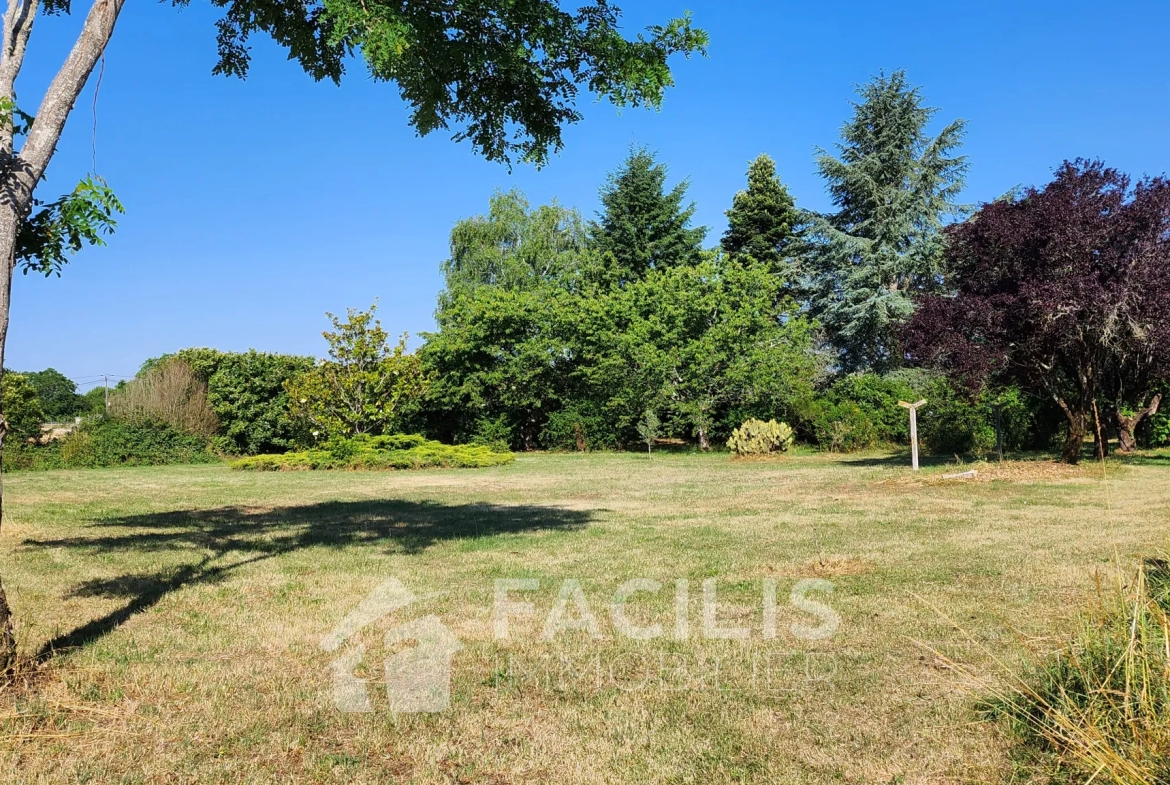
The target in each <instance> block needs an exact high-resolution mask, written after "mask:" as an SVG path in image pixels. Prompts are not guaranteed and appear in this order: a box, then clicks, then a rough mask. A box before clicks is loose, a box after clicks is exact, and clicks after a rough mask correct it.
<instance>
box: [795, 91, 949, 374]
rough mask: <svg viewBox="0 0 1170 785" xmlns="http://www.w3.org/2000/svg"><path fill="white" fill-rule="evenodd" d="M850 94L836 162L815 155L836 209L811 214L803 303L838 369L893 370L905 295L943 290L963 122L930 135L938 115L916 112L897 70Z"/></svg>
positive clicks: (918, 100)
mask: <svg viewBox="0 0 1170 785" xmlns="http://www.w3.org/2000/svg"><path fill="white" fill-rule="evenodd" d="M857 92H858V95H859V97H860V99H861V100H860V101H859V102H857V103H855V104H854V105H853V117H852V119H851V120H850V121H849V122H847V123H846V124H845V125H844V126H843V127H842V129H841V141H840V142H839V143H838V144H837V149H838V151H839V153H840V157H839V158H835V157H833V156H832V155H830V154H829V153H827V152H826V151H824V150H819V151H818V152H819V155H818V157H817V167H818V169H819V170H820V173H821V176H822V177H824V178H825V180H826V181H827V183H828V191H829V194H830V196H831V197H832V199H833V203H834V204H835V205H836V206H837V212H836V213H833V214H831V215H816V214H810V216H809V219H810V228H811V232H810V239H811V242H810V244H809V251H808V262H809V265H810V274H811V281H810V284H811V287H812V288H811V291H812V298H811V305H812V310H813V314H814V315H815V316H816V317H817V318H818V319H819V320H820V322H821V324H822V325H823V326H824V327H825V329H826V331H827V332H828V335H829V338H830V340H831V341H832V343H833V344H834V346H835V347H836V349H837V350H838V352H839V363H840V366H841V368H842V370H849V371H852V370H858V369H873V370H877V371H884V370H887V369H889V368H891V367H896V366H897V365H898V364H899V352H898V349H897V346H896V340H895V334H896V332H897V330H898V329H899V327H900V325H902V324H903V323H904V322H905V321H906V320H907V319H908V318H909V316H910V314H911V313H912V312H913V310H914V303H913V299H912V298H913V296H914V295H915V294H917V293H920V292H934V291H937V290H938V289H939V288H940V287H941V286H942V280H943V273H944V270H943V254H942V237H941V233H940V230H941V229H942V227H943V225H944V223H945V222H946V220H947V219H948V217H950V216H954V215H958V214H961V213H962V212H963V208H961V207H960V206H959V205H957V203H956V198H957V197H958V194H959V192H960V191H961V190H962V188H963V184H964V174H965V172H966V169H967V162H966V157H965V156H960V155H955V154H954V152H955V150H956V149H957V148H958V147H959V145H960V144H961V143H962V138H963V133H964V126H965V124H964V122H963V121H962V120H956V121H954V122H953V123H951V124H950V125H948V126H947V127H946V128H944V129H943V130H942V131H941V132H940V133H939V134H938V136H935V137H933V138H931V137H930V136H928V135H927V133H926V126H927V124H928V123H929V122H930V120H931V119H932V118H933V117H934V115H935V114H936V113H937V111H938V110H937V109H932V108H929V107H926V106H924V105H923V98H922V94H921V92H920V90H919V88H917V87H913V86H911V85H910V84H909V83H908V82H907V81H906V74H905V72H903V71H895V72H894V73H893V74H891V75H890V76H889V77H886V76H884V75H883V76H878V77H877V78H875V79H873V80H872V81H871V82H869V83H868V84H866V85H864V86H862V87H861V88H859V89H858V91H857Z"/></svg>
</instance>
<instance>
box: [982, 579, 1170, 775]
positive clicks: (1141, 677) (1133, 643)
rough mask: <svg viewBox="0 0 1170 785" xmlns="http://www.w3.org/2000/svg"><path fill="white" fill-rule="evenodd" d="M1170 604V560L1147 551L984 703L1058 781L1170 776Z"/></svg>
mask: <svg viewBox="0 0 1170 785" xmlns="http://www.w3.org/2000/svg"><path fill="white" fill-rule="evenodd" d="M1168 614H1170V563H1168V562H1166V561H1165V560H1162V559H1157V560H1149V561H1146V562H1145V563H1144V564H1143V565H1142V566H1141V567H1140V568H1139V569H1138V571H1137V573H1136V575H1135V576H1134V578H1133V580H1131V581H1129V583H1128V584H1127V585H1124V586H1121V587H1119V588H1118V589H1117V590H1116V591H1110V592H1108V595H1107V596H1104V597H1103V598H1102V600H1101V602H1100V604H1099V606H1098V607H1096V608H1094V609H1093V611H1092V612H1091V613H1088V614H1086V615H1085V616H1084V617H1083V618H1082V620H1081V621H1080V623H1079V625H1078V628H1077V629H1076V631H1075V633H1074V635H1073V637H1072V639H1071V641H1070V642H1069V643H1068V645H1066V646H1064V647H1063V648H1061V649H1060V650H1058V651H1056V652H1054V653H1053V654H1051V655H1049V656H1047V657H1045V658H1043V659H1041V660H1040V661H1038V662H1035V663H1033V664H1032V665H1030V666H1028V667H1027V668H1025V669H1024V671H1023V672H1022V673H1020V674H1018V675H1017V676H1015V677H1014V678H1013V679H1012V680H1011V682H1010V684H1009V686H1008V687H1007V688H1005V689H1003V690H1001V691H999V693H998V694H996V695H995V696H994V697H993V698H992V699H991V700H990V701H988V702H987V704H986V705H985V708H986V709H987V710H988V711H989V713H991V714H992V715H993V716H1001V717H1006V718H1007V719H1008V721H1009V723H1010V725H1011V728H1012V730H1013V732H1014V734H1015V735H1016V736H1017V738H1018V739H1019V740H1020V742H1021V743H1022V751H1023V752H1024V753H1025V755H1026V756H1027V757H1028V758H1029V759H1030V760H1031V762H1032V763H1033V764H1038V765H1040V767H1041V768H1043V769H1046V770H1047V773H1048V775H1049V776H1050V777H1051V779H1052V781H1053V782H1064V783H1090V782H1094V783H1097V782H1101V783H1116V784H1117V785H1155V784H1157V785H1166V783H1170V615H1168Z"/></svg>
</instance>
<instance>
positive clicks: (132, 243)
mask: <svg viewBox="0 0 1170 785" xmlns="http://www.w3.org/2000/svg"><path fill="white" fill-rule="evenodd" d="M582 1H583V0H582ZM77 6H78V7H79V8H83V7H88V3H77ZM686 7H689V8H690V9H691V10H692V11H693V12H694V15H695V20H696V22H697V23H698V24H699V25H701V26H703V27H705V28H707V29H708V30H709V31H710V33H711V39H712V43H711V50H710V58H709V59H706V60H703V59H697V60H691V61H685V60H682V59H678V60H676V61H675V62H674V66H675V70H676V76H677V86H676V87H675V88H674V89H673V90H672V91H671V92H670V93H669V94H668V96H667V98H666V102H665V104H664V106H663V109H662V111H661V112H659V113H654V112H647V111H626V112H625V113H623V114H621V115H619V114H618V113H617V112H616V111H615V110H614V109H613V108H612V107H610V106H609V105H607V104H590V103H587V104H586V105H585V115H586V118H585V121H584V122H583V123H581V124H580V125H578V126H576V127H574V128H572V129H570V130H569V131H568V133H567V134H566V137H565V141H566V148H565V150H564V152H563V153H562V154H561V155H560V156H559V157H558V158H556V159H555V160H554V161H553V162H552V163H551V165H549V166H548V167H546V168H545V169H543V170H541V171H536V170H534V169H532V168H522V167H518V168H516V169H515V170H514V171H513V172H512V173H511V174H509V172H508V171H507V169H506V168H505V167H503V166H499V165H495V164H489V163H487V162H485V161H483V160H481V159H479V158H477V157H475V156H474V155H473V154H472V152H471V150H470V149H469V148H468V147H467V146H466V145H456V144H454V143H452V142H451V141H450V140H449V139H447V138H445V137H444V136H443V135H442V134H439V133H436V134H433V135H431V136H430V137H428V138H426V139H418V138H416V137H415V135H414V133H413V132H412V131H411V130H410V129H409V128H408V127H407V125H406V122H405V120H406V111H405V108H404V106H403V104H402V103H401V101H400V100H399V99H398V97H397V93H396V91H395V89H394V87H393V86H391V85H385V84H382V85H378V84H373V83H372V82H370V80H369V79H368V78H366V76H365V74H364V73H363V70H362V68H361V65H360V64H358V63H355V64H354V66H353V68H352V69H351V76H350V78H349V80H348V81H346V82H345V83H344V84H343V85H342V86H341V87H340V88H338V87H335V86H333V85H331V84H315V83H313V82H312V81H311V80H310V79H309V78H308V77H307V76H305V75H304V74H303V73H302V72H300V71H299V69H298V68H297V67H296V66H295V65H294V64H292V63H289V62H287V61H286V60H285V59H284V57H283V56H282V54H281V53H280V51H279V50H277V49H276V48H275V47H273V46H272V45H270V44H267V43H261V42H260V41H257V45H256V47H255V50H254V54H255V60H254V64H253V70H252V75H251V77H250V78H249V79H248V80H247V81H246V82H240V81H238V80H233V79H226V78H223V77H215V76H212V75H211V73H210V71H211V67H212V65H213V63H214V59H215V47H214V28H213V22H214V19H215V14H214V12H213V11H212V10H211V9H209V8H207V7H206V6H205V4H203V3H201V2H200V0H192V6H191V7H190V8H187V9H185V10H181V11H180V10H176V9H174V8H172V7H171V6H170V5H169V4H167V3H150V2H132V3H129V4H127V6H126V10H125V12H124V14H123V17H122V20H121V21H120V22H119V25H118V30H117V32H116V33H115V36H114V42H113V44H112V45H111V47H110V50H109V52H108V56H107V61H106V64H105V73H104V78H103V80H102V83H101V90H100V95H99V99H98V107H97V136H96V138H97V170H98V172H99V173H100V174H101V175H103V176H104V177H105V178H106V179H107V180H108V181H109V182H110V184H111V185H112V186H113V187H114V188H115V190H116V191H117V193H118V195H119V196H120V197H121V199H122V200H123V202H124V203H125V205H126V209H127V214H126V215H125V216H124V217H123V219H122V220H121V222H120V225H119V228H118V232H117V234H116V235H115V236H114V237H113V238H111V240H110V243H109V246H108V247H106V248H102V249H96V250H92V251H86V252H83V253H82V254H80V255H79V256H78V257H76V258H75V260H74V262H73V263H72V264H70V265H69V266H68V268H67V269H66V272H65V275H64V277H63V278H60V279H57V278H52V279H48V280H46V279H43V278H39V277H32V276H29V277H22V276H19V274H18V276H17V277H18V280H17V282H16V286H15V291H14V302H13V310H12V326H11V328H10V332H9V349H8V352H9V354H8V363H7V364H8V367H10V368H14V369H24V370H36V369H41V368H45V367H49V366H52V367H55V368H57V369H58V370H60V371H62V372H64V373H65V374H66V375H69V376H72V377H74V378H81V377H87V376H91V375H95V374H102V373H110V374H113V375H115V376H118V375H129V374H133V373H134V372H135V371H136V370H137V368H138V366H139V364H140V363H141V362H142V360H143V359H145V358H147V357H150V356H154V355H158V354H161V353H163V352H167V351H174V350H176V349H179V348H182V347H186V346H214V347H218V348H221V349H227V350H244V349H247V348H249V347H255V348H258V349H265V350H274V351H283V352H296V353H302V354H313V355H318V354H321V353H322V352H323V351H324V342H323V341H322V339H321V338H320V332H321V330H322V329H323V328H324V327H325V326H326V322H325V317H324V315H323V314H324V312H325V311H327V310H328V311H334V312H344V309H345V308H346V307H347V306H352V307H365V306H368V305H369V304H370V303H371V301H372V300H373V299H374V298H375V297H377V298H379V299H380V303H381V307H380V312H381V316H382V319H383V322H384V324H385V325H386V326H387V328H388V329H390V330H391V331H393V332H395V333H397V332H401V331H410V332H411V333H412V334H416V333H418V332H419V331H421V330H427V329H430V328H431V327H432V326H433V322H432V311H433V309H434V301H435V295H436V293H437V292H438V290H439V287H440V285H441V280H440V277H439V273H438V269H439V263H440V262H441V261H442V260H443V258H444V257H445V256H446V251H447V236H448V231H449V230H450V228H451V226H452V224H453V223H454V222H455V221H457V220H458V219H460V218H462V217H465V216H469V215H473V214H476V213H479V212H482V211H483V210H484V209H485V208H486V205H487V200H488V197H489V196H490V195H491V193H492V192H493V191H494V190H495V189H497V188H511V187H519V188H521V189H523V190H524V191H525V192H527V193H528V195H529V197H530V198H531V199H532V200H533V201H534V202H539V201H545V200H549V199H552V198H554V197H555V198H557V199H559V200H560V201H561V202H562V203H564V204H568V205H575V206H578V207H580V208H581V209H582V210H583V211H585V213H586V214H587V215H591V214H592V213H593V211H594V210H595V209H596V205H597V188H598V186H599V184H600V183H601V182H602V181H603V179H604V177H605V173H606V172H607V171H609V170H610V169H612V168H613V167H614V166H615V165H617V164H618V163H619V162H620V161H621V159H622V158H623V156H624V155H625V153H626V152H627V150H628V149H629V147H630V145H631V144H638V145H647V146H649V147H650V148H651V149H653V150H656V151H657V152H658V153H659V155H660V157H661V159H662V160H663V161H664V162H666V163H667V164H668V165H669V167H670V172H671V175H672V177H674V178H684V177H686V178H689V179H690V181H691V192H690V193H691V196H692V198H693V199H694V200H695V201H696V202H697V203H698V213H697V217H698V221H699V222H700V223H703V224H706V225H708V226H711V227H712V234H711V235H710V237H711V238H712V239H714V238H716V237H717V236H718V234H719V233H721V232H722V230H723V211H724V210H726V209H727V206H728V204H729V203H730V200H731V197H732V195H733V194H734V193H735V191H736V190H738V189H739V188H741V187H742V184H743V179H744V171H745V169H746V167H747V163H748V161H749V160H750V159H751V158H752V157H754V156H755V155H757V154H759V153H761V152H767V153H769V154H771V155H772V156H773V157H774V158H775V159H776V161H777V164H778V168H779V171H780V174H781V176H782V178H783V179H784V180H785V182H786V183H787V184H788V185H789V187H790V188H791V190H792V192H793V194H794V195H795V196H796V198H797V200H798V203H799V204H801V205H804V206H807V207H811V208H824V207H826V206H827V202H826V198H825V195H824V189H823V185H822V183H821V182H820V180H819V179H818V178H817V177H816V175H815V172H814V168H813V163H812V150H813V147H814V146H815V145H821V146H825V147H829V146H830V145H831V144H832V143H833V142H834V140H835V139H836V133H837V129H838V128H839V127H840V125H841V123H842V122H843V121H844V119H845V118H846V117H847V115H848V113H849V105H848V102H849V101H850V99H851V97H852V89H853V85H854V84H856V83H858V82H863V81H865V80H866V79H867V78H868V77H869V76H870V75H872V74H874V73H876V72H878V71H879V70H881V69H885V70H887V71H889V70H893V69H896V68H905V69H907V71H908V73H909V76H910V79H911V81H913V82H914V83H916V84H919V85H922V86H923V88H924V90H925V93H926V96H927V98H928V99H929V102H930V104H931V105H933V106H936V107H939V108H940V110H941V112H940V114H939V115H938V121H939V123H940V124H941V123H943V122H949V121H950V120H952V119H954V118H956V117H962V118H965V119H966V120H967V121H968V122H969V134H968V138H967V144H966V146H965V152H966V153H967V154H968V155H969V156H970V161H971V172H970V176H969V179H968V188H967V193H966V199H967V200H968V201H980V200H986V199H991V198H994V197H996V196H998V195H1000V194H1001V193H1003V192H1004V191H1006V190H1007V189H1009V188H1011V187H1013V186H1015V185H1018V184H1022V183H1040V182H1043V181H1045V180H1046V179H1047V178H1048V176H1049V174H1050V173H1051V171H1052V169H1053V168H1054V167H1055V166H1056V165H1057V164H1059V163H1060V161H1061V160H1062V159H1064V158H1071V157H1076V156H1095V157H1101V158H1103V159H1104V160H1105V161H1106V162H1107V163H1109V164H1110V165H1113V166H1116V167H1119V168H1121V169H1123V170H1126V171H1129V172H1132V173H1135V174H1141V173H1150V174H1160V173H1162V172H1164V171H1166V170H1168V169H1170V161H1168V159H1170V145H1168V144H1167V142H1168V140H1170V65H1168V64H1167V62H1166V60H1165V41H1166V36H1167V33H1168V32H1170V24H1168V22H1170V5H1167V4H1166V3H1164V2H1134V1H1131V0H1127V2H1124V3H1100V2H1083V1H1080V0H1077V1H1073V0H1046V1H1044V2H1039V1H1033V0H1024V1H1023V2H1021V1H1020V0H1016V1H1015V2H1000V1H998V0H986V1H985V2H967V3H940V2H937V0H934V1H933V2H884V3H878V2H845V1H844V0H838V1H837V2H821V3H809V2H789V1H787V0H785V1H782V2H781V1H777V0H772V1H770V2H715V1H714V0H704V1H703V2H686V4H685V5H684V0H677V2H675V1H674V0H665V1H659V0H655V1H654V2H640V3H639V2H633V1H632V0H631V1H630V2H627V3H625V4H624V10H625V19H626V24H627V26H628V27H629V28H630V29H640V28H641V27H643V26H645V25H646V24H649V23H653V22H655V21H660V20H662V19H664V18H666V17H667V16H670V15H674V14H677V13H678V12H681V11H682V10H683V9H684V8H686ZM77 24H78V20H76V19H74V20H69V19H65V20H60V19H44V18H42V19H41V20H39V21H38V23H37V28H36V29H35V30H34V34H33V40H32V43H31V46H30V55H29V62H28V64H27V65H26V69H25V76H24V78H23V81H22V83H21V84H20V89H21V92H20V98H21V99H23V100H22V101H21V103H22V105H28V104H32V105H35V100H39V97H40V90H41V89H42V88H43V85H44V84H46V83H47V81H48V79H49V78H50V77H51V75H52V73H53V72H55V70H56V68H57V66H58V65H59V63H60V61H61V59H62V57H63V56H64V52H65V50H66V47H67V46H68V45H69V43H70V42H71V40H72V35H73V33H74V31H75V29H76V27H77ZM94 81H95V80H91V83H90V88H89V89H88V90H87V91H86V93H85V94H84V95H83V96H82V98H81V99H80V100H79V101H78V106H77V108H76V110H75V111H74V113H73V116H72V117H71V119H70V122H69V127H68V129H67V131H66V136H65V138H64V140H63V141H62V144H61V146H60V150H59V152H58V155H57V157H56V159H55V161H54V163H53V165H52V167H51V168H50V171H49V180H48V182H47V183H46V184H45V186H43V188H44V190H43V191H42V193H43V194H45V195H50V196H51V195H56V194H59V193H62V192H64V191H66V190H69V188H71V187H72V185H73V184H74V183H75V182H76V180H77V178H78V177H79V176H81V175H84V174H85V173H86V172H87V171H89V170H90V169H91V168H92V163H91V157H92V151H91V141H92V138H93V113H92V103H93V82H94ZM34 99H35V100H34ZM28 108H33V107H32V106H29V107H28Z"/></svg>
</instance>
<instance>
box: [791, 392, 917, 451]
mask: <svg viewBox="0 0 1170 785" xmlns="http://www.w3.org/2000/svg"><path fill="white" fill-rule="evenodd" d="M903 411H904V410H903ZM813 433H814V434H815V436H816V440H817V444H819V445H821V447H822V448H824V449H826V450H828V451H829V452H856V451H857V450H866V449H869V448H870V447H873V446H874V445H876V444H878V442H879V441H880V438H879V436H878V428H877V426H876V425H874V423H873V421H872V420H870V418H869V417H867V416H866V414H865V412H863V411H862V409H861V407H860V406H858V405H857V404H855V403H851V402H843V403H823V404H822V405H821V406H820V407H819V408H818V410H817V412H816V414H815V416H814V419H813Z"/></svg>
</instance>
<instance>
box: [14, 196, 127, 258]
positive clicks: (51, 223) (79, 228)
mask: <svg viewBox="0 0 1170 785" xmlns="http://www.w3.org/2000/svg"><path fill="white" fill-rule="evenodd" d="M33 208H34V210H35V212H33V214H32V215H30V216H29V217H28V218H27V219H26V220H25V221H24V223H23V224H22V225H21V227H20V233H19V234H18V235H17V238H16V264H17V265H18V266H20V268H21V269H22V271H23V272H24V273H25V274H26V275H27V274H28V273H29V271H32V272H37V273H41V274H43V275H45V276H46V277H47V276H50V275H53V274H54V273H56V274H57V275H58V276H60V275H61V270H62V268H63V267H64V266H65V264H66V263H67V262H68V261H69V255H70V254H75V253H77V252H78V251H80V250H81V249H82V247H83V246H85V245H99V246H100V245H105V244H106V241H105V240H104V239H103V235H109V234H113V232H114V229H116V228H117V226H118V222H117V219H116V218H115V217H114V216H115V215H118V214H121V213H124V212H125V210H124V209H123V208H122V203H121V202H119V201H118V197H117V196H115V195H114V192H113V191H112V190H111V189H110V187H109V186H108V185H106V181H105V180H103V179H102V178H100V177H96V176H91V177H86V178H85V179H84V180H82V181H81V182H80V183H78V184H77V187H76V188H74V189H73V191H72V193H68V194H65V195H64V196H62V197H61V198H60V199H58V200H57V201H55V202H42V201H40V200H36V199H34V200H33Z"/></svg>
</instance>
